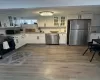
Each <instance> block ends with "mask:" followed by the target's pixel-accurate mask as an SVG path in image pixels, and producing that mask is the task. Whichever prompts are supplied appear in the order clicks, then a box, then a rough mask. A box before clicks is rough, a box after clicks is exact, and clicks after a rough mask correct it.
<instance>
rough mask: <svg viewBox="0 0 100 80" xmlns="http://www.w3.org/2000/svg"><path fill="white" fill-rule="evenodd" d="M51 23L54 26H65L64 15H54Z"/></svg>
mask: <svg viewBox="0 0 100 80" xmlns="http://www.w3.org/2000/svg"><path fill="white" fill-rule="evenodd" d="M53 20H54V21H53V24H54V26H55V27H61V26H62V27H65V26H66V17H65V16H54V19H53Z"/></svg>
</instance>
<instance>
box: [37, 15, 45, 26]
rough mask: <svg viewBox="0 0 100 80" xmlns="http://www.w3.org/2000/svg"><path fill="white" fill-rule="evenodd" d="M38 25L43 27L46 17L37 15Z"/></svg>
mask: <svg viewBox="0 0 100 80" xmlns="http://www.w3.org/2000/svg"><path fill="white" fill-rule="evenodd" d="M38 26H39V27H45V26H46V18H45V17H39V18H38Z"/></svg>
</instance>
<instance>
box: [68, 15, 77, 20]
mask: <svg viewBox="0 0 100 80" xmlns="http://www.w3.org/2000/svg"><path fill="white" fill-rule="evenodd" d="M67 19H78V15H68V16H67Z"/></svg>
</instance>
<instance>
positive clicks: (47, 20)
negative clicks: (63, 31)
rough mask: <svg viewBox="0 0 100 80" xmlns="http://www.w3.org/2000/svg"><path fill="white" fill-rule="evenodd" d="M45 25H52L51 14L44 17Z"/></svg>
mask: <svg viewBox="0 0 100 80" xmlns="http://www.w3.org/2000/svg"><path fill="white" fill-rule="evenodd" d="M45 19H46V26H45V27H53V26H54V25H53V17H52V16H49V17H46V18H45Z"/></svg>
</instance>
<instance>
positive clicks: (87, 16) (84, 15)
mask: <svg viewBox="0 0 100 80" xmlns="http://www.w3.org/2000/svg"><path fill="white" fill-rule="evenodd" d="M81 18H82V19H92V14H82V15H81Z"/></svg>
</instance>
